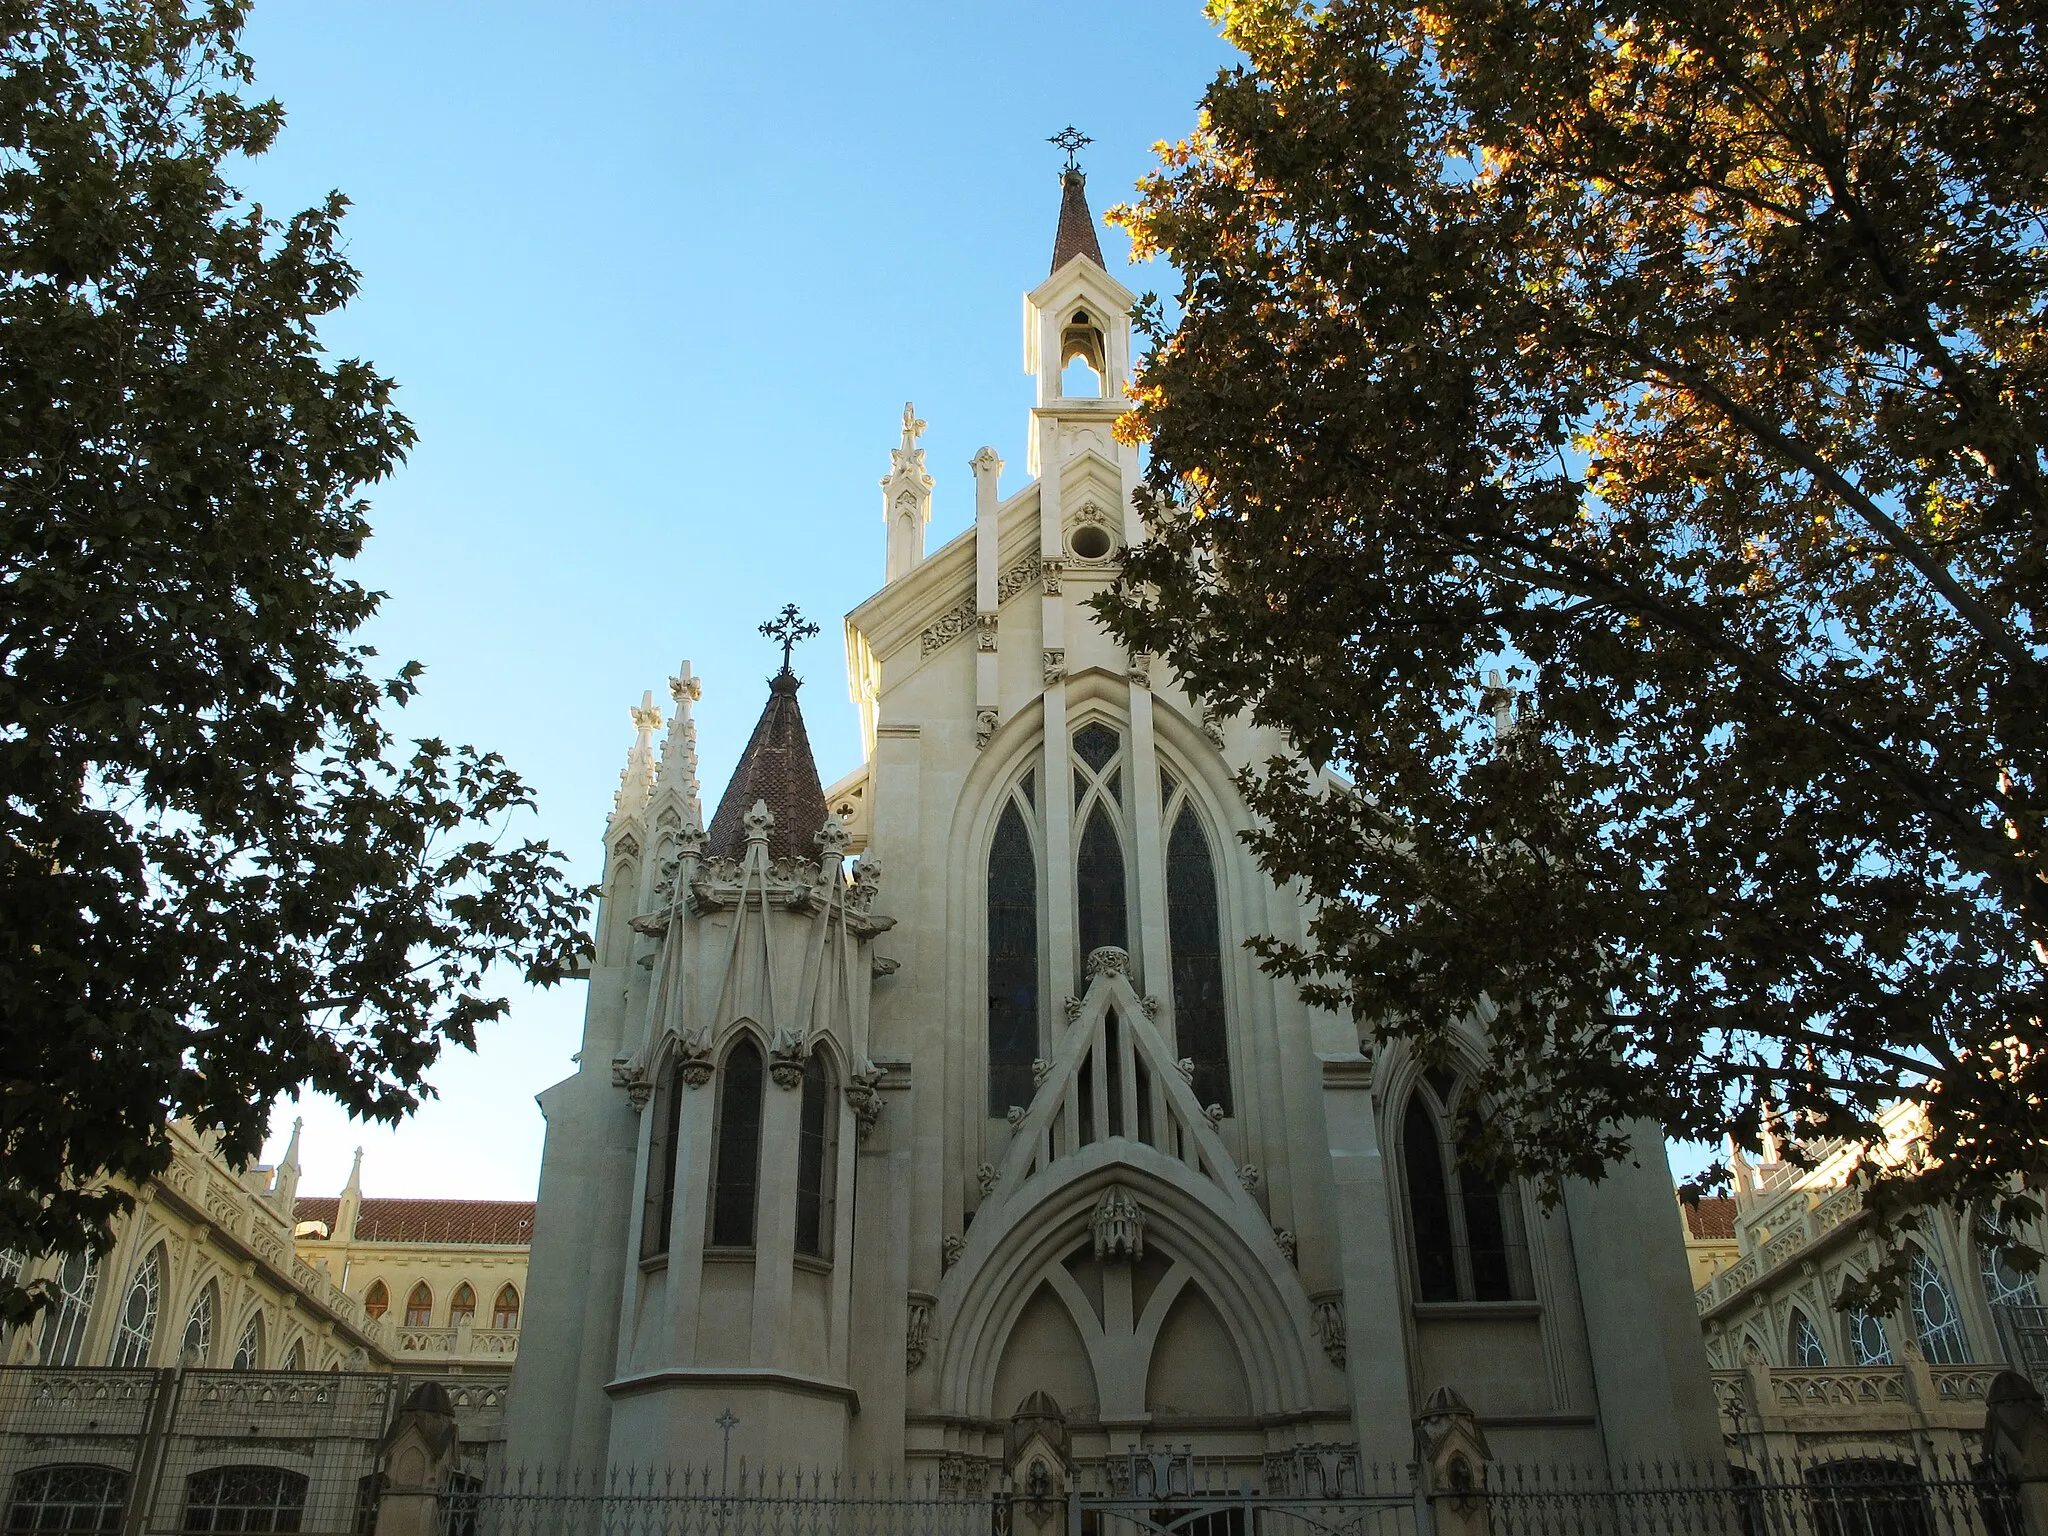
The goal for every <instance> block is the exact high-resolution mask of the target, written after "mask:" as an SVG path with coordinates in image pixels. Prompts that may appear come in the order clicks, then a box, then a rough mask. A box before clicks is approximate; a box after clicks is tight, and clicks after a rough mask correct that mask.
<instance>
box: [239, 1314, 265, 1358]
mask: <svg viewBox="0 0 2048 1536" xmlns="http://www.w3.org/2000/svg"><path fill="white" fill-rule="evenodd" d="M235 1369H236V1370H238V1371H260V1370H262V1369H263V1314H262V1313H261V1312H251V1313H250V1314H249V1321H248V1322H246V1323H244V1324H243V1325H242V1336H241V1338H240V1339H238V1340H237V1341H236V1342H235Z"/></svg>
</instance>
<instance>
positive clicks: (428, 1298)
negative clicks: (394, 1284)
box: [405, 1280, 434, 1328]
mask: <svg viewBox="0 0 2048 1536" xmlns="http://www.w3.org/2000/svg"><path fill="white" fill-rule="evenodd" d="M433 1323H434V1293H433V1292H432V1291H430V1290H428V1289H427V1282H426V1281H424V1280H422V1281H421V1282H420V1283H419V1284H418V1285H416V1286H414V1287H413V1288H412V1294H411V1295H410V1296H408V1297H406V1298H405V1326H406V1327H408V1328H431V1327H432V1326H433Z"/></svg>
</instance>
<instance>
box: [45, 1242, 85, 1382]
mask: <svg viewBox="0 0 2048 1536" xmlns="http://www.w3.org/2000/svg"><path fill="white" fill-rule="evenodd" d="M99 1283H100V1261H99V1255H98V1254H95V1253H74V1254H72V1255H71V1256H70V1257H68V1258H67V1259H65V1261H64V1263H63V1265H62V1267H61V1268H59V1269H58V1271H57V1300H56V1301H55V1302H54V1303H53V1304H52V1305H51V1307H50V1310H49V1313H48V1315H47V1316H46V1317H45V1319H44V1321H43V1337H42V1341H41V1342H40V1344H39V1345H38V1346H37V1351H36V1358H37V1360H38V1361H40V1362H41V1363H42V1364H44V1365H63V1366H71V1365H76V1364H78V1355H79V1351H80V1350H81V1349H83V1348H84V1347H85V1325H86V1323H87V1322H88V1321H90V1320H91V1317H92V1301H93V1296H94V1295H95V1294H96V1293H97V1292H98V1290H99Z"/></svg>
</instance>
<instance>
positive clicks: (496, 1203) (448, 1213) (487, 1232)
mask: <svg viewBox="0 0 2048 1536" xmlns="http://www.w3.org/2000/svg"><path fill="white" fill-rule="evenodd" d="M340 1211H341V1201H340V1200H339V1199H337V1198H335V1197H334V1196H332V1195H325V1196H309V1197H307V1198H306V1199H303V1200H295V1201H293V1202H292V1217H293V1219H294V1220H296V1221H321V1222H325V1223H326V1224H327V1228H328V1230H329V1231H330V1232H331V1231H332V1230H333V1229H334V1222H335V1218H336V1217H337V1216H338V1215H339V1214H340ZM356 1241H357V1242H359V1243H487V1244H496V1245H499V1246H506V1247H524V1246H526V1244H528V1243H530V1242H532V1241H533V1202H532V1201H531V1200H365V1201H364V1202H363V1204H362V1208H361V1209H360V1210H359V1211H358V1212H357V1213H356Z"/></svg>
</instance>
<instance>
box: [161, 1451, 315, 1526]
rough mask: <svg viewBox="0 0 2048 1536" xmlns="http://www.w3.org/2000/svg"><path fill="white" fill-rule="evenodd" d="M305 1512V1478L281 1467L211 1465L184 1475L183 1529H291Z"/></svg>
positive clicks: (297, 1524)
mask: <svg viewBox="0 0 2048 1536" xmlns="http://www.w3.org/2000/svg"><path fill="white" fill-rule="evenodd" d="M305 1511H306V1479H305V1478H304V1477H303V1476H301V1475H300V1474H299V1473H297V1472H289V1471H286V1470H285V1469H284V1468H283V1467H213V1468H210V1469H209V1470H207V1471H205V1472H195V1473H193V1474H192V1475H191V1476H190V1477H188V1478H187V1479H185V1525H184V1529H185V1530H186V1531H187V1532H188V1533H198V1532H218V1533H221V1536H228V1533H234V1532H247V1533H249V1536H257V1533H262V1532H279V1533H283V1532H292V1531H296V1530H298V1528H299V1522H300V1519H301V1518H302V1517H303V1516H304V1514H305Z"/></svg>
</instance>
